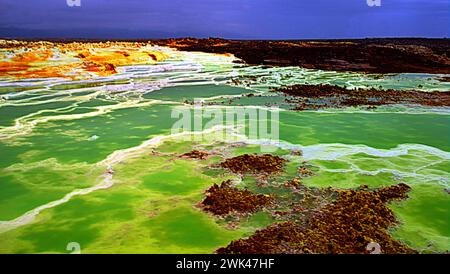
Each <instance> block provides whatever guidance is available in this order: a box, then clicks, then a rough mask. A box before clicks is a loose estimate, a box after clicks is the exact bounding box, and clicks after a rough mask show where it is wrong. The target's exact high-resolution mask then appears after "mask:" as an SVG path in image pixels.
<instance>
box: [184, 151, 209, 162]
mask: <svg viewBox="0 0 450 274" xmlns="http://www.w3.org/2000/svg"><path fill="white" fill-rule="evenodd" d="M209 156H211V153H209V152H208V151H204V150H196V149H194V150H192V151H191V152H187V153H184V154H182V155H180V158H187V159H199V160H205V159H207V158H208V157H209Z"/></svg>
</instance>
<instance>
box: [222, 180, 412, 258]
mask: <svg viewBox="0 0 450 274" xmlns="http://www.w3.org/2000/svg"><path fill="white" fill-rule="evenodd" d="M409 190H410V187H409V186H407V185H405V184H399V185H395V186H390V187H385V188H380V189H378V190H375V191H369V190H368V189H367V188H362V189H360V190H338V191H337V193H338V198H337V200H336V201H335V202H333V203H331V204H328V205H326V206H324V207H323V208H321V209H320V210H319V211H317V213H315V214H313V215H312V216H311V217H310V218H308V219H307V220H306V221H304V222H296V221H295V220H294V221H287V222H282V223H275V224H272V225H270V226H268V227H267V228H265V229H262V230H258V231H256V232H255V233H254V234H253V235H251V236H250V237H249V238H244V239H240V240H236V241H232V242H231V243H230V244H229V245H228V246H227V247H224V248H220V249H218V250H217V253H219V254H273V253H369V251H368V250H366V247H367V245H368V244H369V243H371V242H374V243H377V244H379V245H380V247H381V253H389V254H393V253H416V251H415V250H413V249H411V248H409V247H407V246H405V245H404V244H402V243H401V242H399V241H396V240H394V239H392V237H391V236H390V235H389V233H388V231H387V230H388V228H390V227H392V226H394V225H395V224H396V223H397V222H396V219H395V216H394V214H393V212H392V211H391V210H390V209H389V208H388V207H387V206H386V203H388V202H390V201H392V200H395V199H404V198H406V197H407V195H406V192H408V191H409Z"/></svg>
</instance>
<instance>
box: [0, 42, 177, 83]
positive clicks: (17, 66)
mask: <svg viewBox="0 0 450 274" xmlns="http://www.w3.org/2000/svg"><path fill="white" fill-rule="evenodd" d="M167 57H168V56H167V54H166V53H164V52H162V51H160V50H156V49H155V48H154V47H152V45H151V44H149V43H132V42H99V43H80V42H72V43H56V42H55V43H53V42H44V41H40V42H26V41H11V40H0V77H13V78H19V79H22V78H50V77H64V78H70V79H85V78H92V77H95V76H109V75H112V74H115V73H117V72H118V69H117V68H118V67H120V66H129V65H149V64H155V63H157V62H159V61H162V60H164V59H166V58H167Z"/></svg>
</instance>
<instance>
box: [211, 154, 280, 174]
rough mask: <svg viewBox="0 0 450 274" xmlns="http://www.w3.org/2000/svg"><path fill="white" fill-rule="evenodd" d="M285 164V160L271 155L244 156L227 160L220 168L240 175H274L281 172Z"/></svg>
mask: <svg viewBox="0 0 450 274" xmlns="http://www.w3.org/2000/svg"><path fill="white" fill-rule="evenodd" d="M285 162H286V160H285V159H283V158H281V157H278V156H274V155H270V154H262V155H258V154H243V155H240V156H237V157H233V158H228V159H226V160H225V161H224V162H222V163H221V164H220V166H221V167H223V168H226V169H229V170H231V171H232V172H234V173H239V174H245V173H253V174H272V173H278V172H281V171H282V170H283V166H284V163H285Z"/></svg>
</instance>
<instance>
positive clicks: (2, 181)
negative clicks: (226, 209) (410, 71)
mask: <svg viewBox="0 0 450 274" xmlns="http://www.w3.org/2000/svg"><path fill="white" fill-rule="evenodd" d="M176 56H177V57H174V58H172V59H169V60H168V61H167V62H166V63H164V64H161V65H162V66H164V65H167V64H169V65H171V66H174V70H173V71H171V70H170V69H166V70H165V71H164V72H163V73H158V74H152V72H151V71H150V72H149V68H148V67H139V66H137V67H133V71H132V72H125V73H123V74H121V75H120V77H118V78H117V79H116V78H114V79H101V80H98V81H94V82H86V83H83V82H77V83H71V82H70V81H67V80H61V81H60V82H58V83H57V84H50V83H46V82H45V81H39V82H37V83H36V84H35V85H34V86H33V85H31V86H27V87H26V88H25V87H20V86H19V85H18V86H15V85H13V84H14V82H13V84H11V83H9V84H7V85H5V86H1V87H0V92H1V93H2V94H8V96H9V97H8V99H7V100H6V101H3V102H0V153H1V157H0V204H1V206H0V220H1V222H0V253H69V252H70V251H68V250H66V247H67V245H68V243H71V242H76V243H79V244H80V246H81V252H82V253H213V252H214V251H215V250H216V249H217V248H219V247H221V246H226V245H227V244H228V243H229V242H230V241H231V240H234V239H238V238H241V237H244V236H248V235H250V234H251V233H252V232H253V231H255V230H256V229H259V228H263V227H265V226H267V225H268V224H270V223H272V222H274V220H273V219H271V218H270V217H269V216H268V215H267V214H265V213H264V212H259V213H257V214H254V215H252V216H249V217H248V218H247V219H244V220H241V221H240V223H239V226H238V227H237V228H234V229H230V228H229V227H227V225H226V224H225V222H224V221H223V220H219V219H215V218H213V217H211V216H210V215H208V214H206V213H204V212H203V211H202V210H200V209H199V208H198V206H197V205H198V203H199V202H200V201H201V200H202V198H203V193H204V191H205V190H206V189H207V188H209V187H210V186H211V185H212V184H214V183H220V182H222V181H224V180H227V179H234V180H238V179H239V178H238V177H237V176H236V175H234V174H230V173H227V172H223V171H221V170H215V169H211V168H210V165H211V164H217V163H219V162H220V161H221V160H222V159H223V158H224V157H232V156H237V155H241V154H244V153H265V152H266V151H267V149H270V150H269V152H270V153H272V154H275V155H279V156H281V157H284V158H286V159H288V160H289V162H288V164H287V166H286V169H285V172H284V173H283V174H281V175H280V176H279V177H278V178H274V179H273V180H274V183H282V182H283V181H284V180H288V179H291V178H293V177H295V176H296V169H297V167H298V166H299V165H300V164H302V162H303V161H308V162H309V164H310V165H311V166H312V168H313V170H314V173H315V174H314V176H311V177H308V178H305V179H304V180H303V182H304V184H305V185H307V186H313V187H330V186H331V187H334V188H356V187H359V186H360V185H362V184H367V185H369V186H370V187H374V188H375V187H381V186H389V185H393V184H397V183H399V182H404V183H407V184H408V185H410V186H411V187H412V191H411V192H410V198H409V199H407V200H404V201H400V202H396V203H393V204H390V205H389V206H390V207H391V208H392V210H393V211H394V212H395V214H396V216H397V218H398V220H399V224H398V226H396V227H392V228H391V234H392V236H393V237H394V238H396V239H398V240H401V241H402V242H404V243H405V244H407V245H409V246H411V247H413V248H415V249H417V250H419V251H421V252H426V253H427V252H430V253H435V252H445V251H446V250H448V247H449V239H450V229H449V222H448V220H449V217H450V216H449V205H450V198H449V195H448V193H447V192H446V190H448V181H449V178H450V177H449V173H450V168H449V166H450V141H449V140H450V138H449V137H450V111H449V110H446V109H443V110H439V111H436V110H435V109H420V111H417V109H415V108H410V107H408V106H407V107H400V108H398V109H388V111H372V112H370V111H363V110H357V109H351V110H348V111H347V110H336V111H333V110H331V111H327V112H324V111H310V112H294V111H291V110H289V106H287V105H286V104H285V102H284V99H283V97H281V96H279V95H275V96H274V94H273V93H267V91H268V90H269V89H270V88H271V87H276V86H279V85H281V84H292V83H303V82H305V81H308V82H310V83H331V84H339V85H348V84H349V83H350V84H352V85H353V86H378V85H382V86H384V87H389V88H399V89H401V88H411V87H416V86H418V85H419V84H421V86H422V87H423V89H425V90H427V89H430V90H431V89H437V90H446V89H448V86H447V84H446V83H442V84H439V82H437V81H435V80H433V77H432V76H426V77H424V76H421V75H399V76H392V75H388V76H385V77H384V78H383V79H382V80H380V79H379V78H378V77H377V78H376V79H377V80H374V79H375V77H374V78H373V79H372V78H371V76H370V75H359V74H354V73H337V72H321V71H313V70H303V69H298V68H267V69H264V68H260V67H245V66H242V65H236V64H234V63H233V62H232V61H233V59H230V58H229V57H224V56H215V55H209V54H203V53H197V54H194V53H183V52H179V53H177V55H176ZM186 63H188V64H189V65H191V66H192V68H197V65H199V64H200V65H202V69H201V70H193V69H189V67H188V68H186V65H185V64H186ZM179 65H180V66H181V65H183V69H176V68H177V66H179ZM136 71H137V72H138V73H136ZM236 75H237V76H243V75H244V76H245V75H254V76H257V79H258V81H259V82H252V83H249V84H248V85H242V86H232V85H231V82H229V80H230V79H232V78H235V77H237V76H236ZM130 79H133V81H134V82H142V85H143V87H142V86H140V87H139V88H138V89H136V90H133V88H130V87H128V86H127V85H129V83H130ZM161 80H167V83H168V84H167V83H166V82H163V84H161V82H158V81H161ZM18 83H20V81H18ZM47 85H48V86H50V87H51V88H48V89H44V88H43V87H46V86H47ZM248 93H255V94H262V95H263V96H262V97H259V96H256V97H246V96H244V97H240V96H241V95H243V94H248ZM231 98H235V99H237V100H235V101H230V102H229V101H228V100H229V99H231ZM186 100H187V101H194V100H197V101H200V102H201V101H203V103H201V104H200V105H199V106H193V105H184V104H183V103H184V102H185V101H186ZM222 103H223V104H222ZM267 105H275V106H280V108H281V109H282V110H281V111H280V112H279V120H277V121H275V124H276V125H277V126H278V127H279V136H278V137H277V138H275V139H274V140H271V141H272V143H270V144H265V143H264V142H265V141H264V140H254V139H252V138H249V137H248V136H246V134H248V133H249V132H250V131H251V126H250V125H251V124H252V123H255V122H259V121H261V120H264V121H265V119H266V118H261V116H258V120H256V118H255V117H250V116H248V117H247V116H246V117H244V118H242V119H240V120H239V119H237V120H236V121H237V126H238V127H235V128H233V127H230V125H233V124H230V121H229V120H227V121H224V120H220V119H219V120H216V119H213V118H214V117H215V116H214V117H213V116H208V117H206V118H205V119H203V120H202V121H201V122H199V123H196V120H195V118H194V117H198V116H199V115H201V114H202V113H203V115H205V113H210V112H215V113H218V114H220V115H221V114H224V115H225V112H226V110H229V109H232V110H234V111H238V112H239V111H240V110H249V108H247V107H254V108H252V109H257V110H258V111H260V110H264V109H265V106H267ZM180 109H182V110H186V111H187V112H185V113H189V114H190V115H191V117H190V118H189V119H188V120H189V121H190V126H192V129H191V130H189V129H187V128H183V129H184V130H185V133H184V135H182V134H181V135H180V134H178V135H177V134H173V133H175V132H174V131H173V130H172V127H173V126H174V124H176V123H177V121H180V120H179V117H178V116H177V115H175V116H174V112H176V110H180ZM271 111H275V110H273V109H272V110H271ZM259 113H260V112H258V115H260V114H259ZM268 122H270V119H269V120H268ZM266 124H267V123H266ZM269 124H270V123H269ZM217 126H228V128H226V129H225V130H223V131H216V130H214V129H216V128H217ZM240 126H242V127H240ZM218 129H219V128H217V130H218ZM186 131H196V132H197V133H198V132H200V131H205V132H204V134H202V135H198V134H190V133H186ZM176 132H178V131H176ZM161 137H162V139H159V138H161ZM263 139H264V138H263ZM234 144H239V145H234ZM192 149H203V150H209V151H212V152H214V155H213V156H212V157H210V158H208V159H206V160H203V161H197V160H190V159H183V158H179V157H178V156H179V155H180V154H183V153H187V152H190V151H191V150H192ZM291 150H302V151H303V155H301V156H294V155H291ZM108 169H113V170H114V173H113V175H111V178H109V177H108V176H109V175H108V174H106V175H105V171H106V170H108ZM241 184H242V185H241V187H244V186H245V187H247V188H249V189H254V188H255V187H254V186H255V181H254V180H253V179H251V178H245V179H244V180H243V181H242V182H241ZM99 186H100V187H99ZM101 186H104V187H101ZM79 190H89V191H88V192H87V193H79V192H78V191H79ZM71 193H72V194H73V193H76V194H75V195H73V196H70V198H68V199H66V200H65V198H64V197H66V195H70V194H71ZM55 201H56V202H57V203H56V204H52V203H53V202H55ZM27 214H28V215H27ZM30 214H31V215H30ZM26 216H32V217H33V218H31V219H30V218H25V217H26ZM13 220H15V221H16V222H12V221H13Z"/></svg>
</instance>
